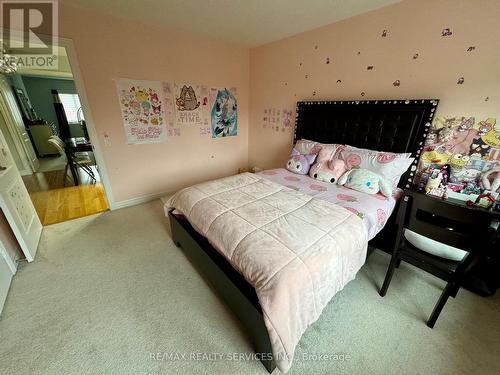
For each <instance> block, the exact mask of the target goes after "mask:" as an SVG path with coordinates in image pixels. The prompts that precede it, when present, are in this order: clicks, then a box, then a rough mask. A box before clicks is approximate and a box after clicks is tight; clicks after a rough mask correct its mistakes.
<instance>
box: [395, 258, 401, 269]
mask: <svg viewBox="0 0 500 375" xmlns="http://www.w3.org/2000/svg"><path fill="white" fill-rule="evenodd" d="M400 265H401V259H398V261H397V262H396V268H399V266H400Z"/></svg>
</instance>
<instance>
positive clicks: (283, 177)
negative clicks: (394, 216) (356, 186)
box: [258, 168, 401, 240]
mask: <svg viewBox="0 0 500 375" xmlns="http://www.w3.org/2000/svg"><path fill="white" fill-rule="evenodd" d="M258 175H260V176H262V177H265V178H266V179H268V180H271V181H273V182H276V183H278V184H280V185H284V186H286V187H288V188H290V189H293V190H297V191H301V192H303V193H306V194H307V195H311V196H313V197H315V198H319V199H322V200H325V201H328V202H332V203H335V204H338V205H339V206H342V207H344V208H345V209H348V210H349V211H351V212H353V213H355V214H356V215H358V216H359V217H360V218H361V219H363V222H364V223H365V225H366V229H367V230H368V239H369V240H371V239H372V238H373V237H375V235H376V234H377V233H378V232H379V231H380V230H381V229H382V228H383V227H384V225H385V223H386V221H387V219H388V218H389V216H391V213H392V211H393V210H394V207H395V206H396V201H397V199H398V197H399V195H400V194H401V190H400V189H394V192H393V196H392V197H390V198H386V197H384V196H383V195H382V194H380V193H378V194H373V195H371V194H366V193H362V192H360V191H356V190H352V189H349V188H346V187H344V186H339V185H337V184H330V183H328V182H322V181H317V180H315V179H314V178H311V177H309V176H307V175H306V176H302V175H298V174H295V173H292V172H290V171H287V170H286V169H284V168H277V169H268V170H265V171H262V172H259V173H258Z"/></svg>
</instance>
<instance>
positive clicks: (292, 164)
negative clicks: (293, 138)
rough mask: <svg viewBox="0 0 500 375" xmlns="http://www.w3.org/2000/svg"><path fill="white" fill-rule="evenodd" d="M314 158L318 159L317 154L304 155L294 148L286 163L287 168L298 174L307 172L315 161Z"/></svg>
mask: <svg viewBox="0 0 500 375" xmlns="http://www.w3.org/2000/svg"><path fill="white" fill-rule="evenodd" d="M314 159H316V155H302V154H301V153H300V152H298V151H297V150H296V149H293V150H292V154H291V155H290V158H289V159H288V162H287V163H286V169H288V170H289V171H290V172H293V173H297V174H307V173H308V172H309V168H311V164H312V163H314Z"/></svg>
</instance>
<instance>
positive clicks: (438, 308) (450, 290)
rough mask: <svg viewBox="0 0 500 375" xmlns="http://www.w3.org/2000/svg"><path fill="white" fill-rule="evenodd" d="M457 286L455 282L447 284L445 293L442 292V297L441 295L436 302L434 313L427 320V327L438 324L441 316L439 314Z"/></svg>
mask: <svg viewBox="0 0 500 375" xmlns="http://www.w3.org/2000/svg"><path fill="white" fill-rule="evenodd" d="M455 288H456V285H455V284H454V283H453V282H449V283H448V284H446V287H445V288H444V290H443V293H441V297H439V301H438V302H437V303H436V306H434V310H433V311H432V314H431V316H430V318H429V320H428V321H427V327H429V328H434V324H436V321H437V319H438V318H439V314H441V311H442V310H443V307H444V305H445V304H446V301H448V298H449V297H450V296H451V295H452V293H453V291H454V290H455Z"/></svg>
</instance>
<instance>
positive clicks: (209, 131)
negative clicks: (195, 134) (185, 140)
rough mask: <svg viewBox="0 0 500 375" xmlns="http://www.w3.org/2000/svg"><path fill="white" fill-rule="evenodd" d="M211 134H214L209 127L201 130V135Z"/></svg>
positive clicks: (203, 127)
mask: <svg viewBox="0 0 500 375" xmlns="http://www.w3.org/2000/svg"><path fill="white" fill-rule="evenodd" d="M211 134H212V129H211V128H210V127H209V126H202V127H201V128H200V135H203V136H206V135H211Z"/></svg>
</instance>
